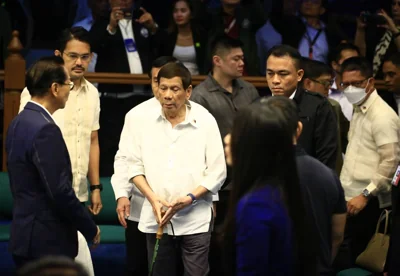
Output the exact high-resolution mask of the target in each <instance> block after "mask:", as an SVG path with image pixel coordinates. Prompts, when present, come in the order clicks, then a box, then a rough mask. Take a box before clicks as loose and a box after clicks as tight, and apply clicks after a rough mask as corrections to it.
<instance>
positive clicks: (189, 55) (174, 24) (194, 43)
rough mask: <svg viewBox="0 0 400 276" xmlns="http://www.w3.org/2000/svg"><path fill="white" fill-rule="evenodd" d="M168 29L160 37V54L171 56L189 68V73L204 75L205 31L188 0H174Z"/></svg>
mask: <svg viewBox="0 0 400 276" xmlns="http://www.w3.org/2000/svg"><path fill="white" fill-rule="evenodd" d="M172 7H173V11H172V17H171V22H170V25H169V28H168V30H167V31H166V32H165V34H164V37H163V38H162V43H159V44H160V45H162V46H161V47H160V50H159V55H161V56H173V57H175V58H176V59H178V60H179V61H180V62H182V63H183V65H185V67H186V68H188V69H189V71H190V74H192V76H193V75H204V74H206V73H207V72H206V71H205V68H204V67H205V58H206V57H205V54H206V53H205V51H206V48H207V32H206V31H205V30H204V29H203V28H202V27H201V26H200V24H199V22H198V21H196V19H195V18H194V10H193V5H192V3H191V1H189V0H174V1H173V3H172Z"/></svg>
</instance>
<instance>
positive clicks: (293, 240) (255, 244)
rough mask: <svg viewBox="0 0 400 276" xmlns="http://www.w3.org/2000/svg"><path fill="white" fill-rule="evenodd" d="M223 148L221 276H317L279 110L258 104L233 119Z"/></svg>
mask: <svg viewBox="0 0 400 276" xmlns="http://www.w3.org/2000/svg"><path fill="white" fill-rule="evenodd" d="M225 143H226V147H225V152H226V158H227V163H228V165H231V166H232V167H233V186H232V191H231V206H230V208H229V213H228V216H227V221H226V229H225V236H224V249H225V250H226V252H225V254H224V256H225V257H227V259H226V261H225V262H224V264H225V266H226V275H238V276H240V275H307V276H310V275H316V262H315V255H314V254H315V251H313V250H311V248H313V247H312V246H311V247H309V246H310V242H309V239H310V237H309V235H308V234H309V232H308V231H307V225H306V222H305V219H304V218H305V217H306V216H305V209H304V206H303V202H302V196H301V190H300V185H299V180H298V176H297V168H296V161H295V147H294V146H293V131H292V126H289V125H288V123H286V122H285V120H284V117H283V115H282V114H281V111H280V110H279V109H278V108H275V107H273V106H267V105H265V104H262V103H258V104H256V105H252V106H250V107H248V108H246V109H243V110H242V111H241V112H240V113H239V114H238V116H237V117H236V119H235V121H234V125H233V130H232V134H231V136H229V135H228V136H227V137H226V138H225ZM308 247H309V248H308Z"/></svg>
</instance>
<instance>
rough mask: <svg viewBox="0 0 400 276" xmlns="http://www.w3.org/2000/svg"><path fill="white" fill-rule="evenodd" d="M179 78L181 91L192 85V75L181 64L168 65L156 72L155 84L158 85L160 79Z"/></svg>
mask: <svg viewBox="0 0 400 276" xmlns="http://www.w3.org/2000/svg"><path fill="white" fill-rule="evenodd" d="M175 77H179V78H181V80H182V86H183V89H185V90H186V89H188V87H189V86H190V85H191V84H192V75H191V74H190V72H189V70H188V69H187V68H186V67H185V66H184V65H183V64H182V63H180V62H179V63H168V64H166V65H164V66H163V67H162V68H161V70H160V72H158V76H157V82H158V83H160V79H161V78H166V79H172V78H175Z"/></svg>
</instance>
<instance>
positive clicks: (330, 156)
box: [293, 88, 338, 170]
mask: <svg viewBox="0 0 400 276" xmlns="http://www.w3.org/2000/svg"><path fill="white" fill-rule="evenodd" d="M293 100H294V101H295V102H296V105H297V110H298V114H299V117H300V121H301V122H302V123H303V132H302V133H301V135H300V138H299V139H298V143H299V144H300V145H301V146H302V147H303V149H304V150H305V151H306V152H307V153H308V154H309V155H311V156H312V157H314V158H317V159H318V160H319V161H321V162H322V163H324V164H325V165H327V166H328V167H330V168H331V169H333V170H335V168H336V157H337V150H338V132H337V122H336V116H335V113H334V112H333V110H332V107H331V104H330V103H329V101H328V99H326V98H325V97H324V96H322V95H321V94H318V93H314V92H309V91H306V90H304V89H302V88H298V89H297V91H296V94H295V96H294V99H293Z"/></svg>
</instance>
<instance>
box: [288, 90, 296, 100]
mask: <svg viewBox="0 0 400 276" xmlns="http://www.w3.org/2000/svg"><path fill="white" fill-rule="evenodd" d="M296 92H297V88H296V90H294V92H293V93H292V95H290V97H289V99H291V100H293V99H294V96H296Z"/></svg>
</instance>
